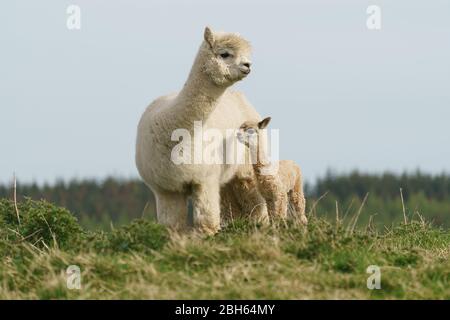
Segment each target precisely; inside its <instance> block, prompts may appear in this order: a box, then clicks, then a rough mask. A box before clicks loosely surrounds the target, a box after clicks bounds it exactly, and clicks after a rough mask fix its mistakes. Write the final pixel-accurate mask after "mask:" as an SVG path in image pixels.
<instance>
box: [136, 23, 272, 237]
mask: <svg viewBox="0 0 450 320" xmlns="http://www.w3.org/2000/svg"><path fill="white" fill-rule="evenodd" d="M250 51H251V48H250V45H249V43H248V42H247V41H246V40H245V39H243V38H242V37H240V36H239V35H237V34H233V33H219V32H216V33H213V32H212V31H211V30H210V29H209V28H208V27H207V28H206V29H205V32H204V41H203V42H202V44H201V46H200V49H199V51H198V53H197V56H196V58H195V61H194V65H193V66H192V69H191V72H190V74H189V77H188V79H187V81H186V83H185V85H184V87H183V89H182V90H181V91H180V92H179V93H176V94H171V95H167V96H163V97H160V98H158V99H156V100H155V101H154V102H153V103H151V105H150V106H149V107H148V108H147V110H146V111H145V113H144V114H143V116H142V118H141V121H140V123H139V127H138V135H137V142H136V165H137V168H138V170H139V173H140V175H141V177H142V178H143V179H144V181H145V182H146V184H147V185H148V186H149V187H150V188H151V189H152V191H153V192H154V194H155V197H156V205H157V217H158V221H159V222H160V223H162V224H165V225H167V226H169V227H174V228H180V229H182V228H185V227H187V199H188V197H189V196H192V200H193V208H194V225H195V226H196V227H197V228H198V229H200V230H202V231H204V232H207V233H215V232H217V231H218V230H219V229H220V208H221V206H220V192H221V187H222V186H224V185H225V184H226V183H227V182H229V181H230V180H231V179H233V181H237V182H238V183H236V185H240V184H242V185H244V186H245V184H246V183H247V182H248V181H251V180H252V179H254V174H253V170H252V167H251V166H250V165H236V164H231V165H229V164H227V165H224V164H181V165H177V164H175V163H173V162H172V161H171V153H172V149H173V148H174V146H175V145H177V144H178V142H176V141H172V140H171V135H172V132H173V131H174V130H176V129H180V128H184V129H187V130H188V131H189V132H190V133H191V135H192V136H193V131H194V121H202V122H203V129H204V130H206V129H209V128H215V129H218V130H219V131H220V132H221V133H222V134H223V136H224V137H225V136H226V135H225V130H226V129H238V128H239V126H240V125H241V123H242V122H244V121H247V120H254V121H258V120H260V116H259V115H258V113H257V112H256V110H255V109H254V108H253V107H252V106H251V105H250V104H249V103H248V102H247V100H246V99H245V98H244V96H243V95H242V94H241V93H239V92H233V91H231V90H230V89H228V88H229V87H230V86H231V85H233V84H234V83H235V82H237V81H239V80H241V79H243V78H245V77H246V76H247V75H248V74H249V72H250V64H251V62H250V60H249V56H250ZM226 139H231V137H229V136H227V138H226ZM247 193H248V201H246V203H247V208H256V209H255V210H256V211H258V212H259V213H258V214H259V215H261V216H264V215H267V209H266V208H265V206H261V205H260V204H261V203H264V199H263V198H262V197H261V196H260V195H259V194H258V192H257V190H248V192H247ZM248 202H250V203H248Z"/></svg>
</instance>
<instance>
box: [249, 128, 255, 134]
mask: <svg viewBox="0 0 450 320" xmlns="http://www.w3.org/2000/svg"><path fill="white" fill-rule="evenodd" d="M247 133H248V134H249V135H252V134H255V130H254V129H248V130H247Z"/></svg>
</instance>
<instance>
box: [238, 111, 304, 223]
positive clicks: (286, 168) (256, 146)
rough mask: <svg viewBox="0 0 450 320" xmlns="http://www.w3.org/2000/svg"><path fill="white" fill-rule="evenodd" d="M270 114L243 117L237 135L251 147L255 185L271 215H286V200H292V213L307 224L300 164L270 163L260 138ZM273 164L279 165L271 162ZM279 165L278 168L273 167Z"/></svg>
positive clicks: (289, 162)
mask: <svg viewBox="0 0 450 320" xmlns="http://www.w3.org/2000/svg"><path fill="white" fill-rule="evenodd" d="M270 120H271V118H270V117H268V118H265V119H263V120H262V121H246V122H244V123H243V124H242V125H241V127H240V128H239V131H238V135H237V138H238V140H239V142H241V143H243V144H244V145H245V146H247V147H248V148H249V149H250V150H251V153H250V154H251V157H252V163H253V169H254V171H255V176H256V187H257V188H258V190H259V192H260V193H261V195H262V196H263V197H264V199H265V200H266V202H267V208H268V211H269V216H270V217H280V218H286V217H287V212H288V210H287V208H288V200H289V202H290V203H291V204H292V206H293V209H294V212H295V217H296V218H298V219H299V221H300V223H302V224H307V223H308V220H307V218H306V215H305V204H306V201H305V196H304V193H303V185H302V175H301V170H300V167H299V166H298V165H297V164H295V162H294V161H291V160H281V161H279V162H277V163H271V162H270V161H269V159H268V153H267V150H266V148H265V147H266V146H265V143H264V142H265V141H264V140H263V139H260V138H261V137H260V135H261V134H262V130H264V129H265V128H266V127H267V125H268V124H269V122H270ZM274 165H278V167H277V166H274ZM276 169H278V171H275V170H276Z"/></svg>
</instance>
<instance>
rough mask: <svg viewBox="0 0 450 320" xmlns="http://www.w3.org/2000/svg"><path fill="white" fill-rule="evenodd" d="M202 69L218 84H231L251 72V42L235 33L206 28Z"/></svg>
mask: <svg viewBox="0 0 450 320" xmlns="http://www.w3.org/2000/svg"><path fill="white" fill-rule="evenodd" d="M204 40H205V41H204V42H203V44H202V52H203V54H204V55H203V57H204V60H203V61H202V63H203V65H202V71H203V72H204V73H205V74H206V75H207V76H208V77H209V78H211V80H212V81H213V82H214V83H215V84H216V85H218V86H225V87H227V86H231V85H232V84H233V83H235V82H236V81H239V80H242V79H243V78H245V77H246V76H247V75H248V74H249V73H250V66H251V61H250V54H251V47H250V43H249V42H248V41H247V40H245V39H244V38H242V37H241V36H240V35H238V34H235V33H224V32H213V31H212V30H211V29H210V28H208V27H206V28H205V33H204Z"/></svg>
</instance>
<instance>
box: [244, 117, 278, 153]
mask: <svg viewBox="0 0 450 320" xmlns="http://www.w3.org/2000/svg"><path fill="white" fill-rule="evenodd" d="M270 120H271V118H270V117H267V118H265V119H263V120H261V121H259V122H258V121H245V122H244V123H243V124H242V125H241V127H240V128H239V131H238V133H237V139H238V141H239V142H240V143H243V144H244V145H246V146H247V147H249V148H250V147H254V146H257V144H258V137H259V133H260V131H261V130H263V129H265V128H266V127H267V126H268V125H269V122H270Z"/></svg>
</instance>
